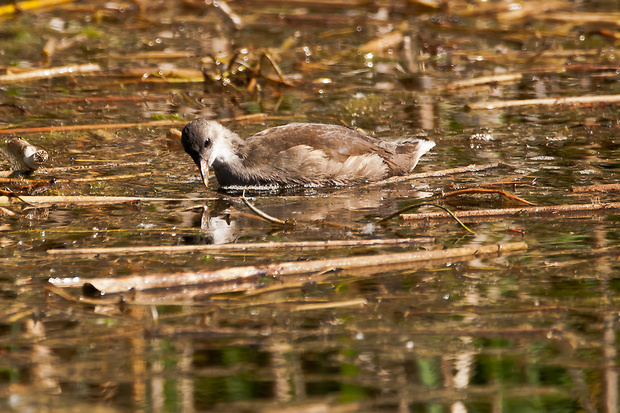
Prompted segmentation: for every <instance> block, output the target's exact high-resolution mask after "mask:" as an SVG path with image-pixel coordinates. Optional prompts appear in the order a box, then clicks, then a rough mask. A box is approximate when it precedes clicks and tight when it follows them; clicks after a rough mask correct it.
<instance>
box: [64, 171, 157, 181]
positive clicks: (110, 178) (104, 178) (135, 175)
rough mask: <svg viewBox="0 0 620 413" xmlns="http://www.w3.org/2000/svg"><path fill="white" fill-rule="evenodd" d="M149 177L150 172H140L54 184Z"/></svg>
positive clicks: (75, 179) (76, 179)
mask: <svg viewBox="0 0 620 413" xmlns="http://www.w3.org/2000/svg"><path fill="white" fill-rule="evenodd" d="M149 175H152V173H151V172H140V173H137V174H124V175H113V176H93V177H88V178H72V179H56V182H57V183H79V182H100V181H101V182H102V181H117V180H121V179H131V178H137V177H140V176H149Z"/></svg>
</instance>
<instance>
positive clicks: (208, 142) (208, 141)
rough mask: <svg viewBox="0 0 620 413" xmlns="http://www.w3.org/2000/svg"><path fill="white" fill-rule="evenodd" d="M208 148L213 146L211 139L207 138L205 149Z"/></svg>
mask: <svg viewBox="0 0 620 413" xmlns="http://www.w3.org/2000/svg"><path fill="white" fill-rule="evenodd" d="M207 146H211V139H209V138H205V148H206V147H207Z"/></svg>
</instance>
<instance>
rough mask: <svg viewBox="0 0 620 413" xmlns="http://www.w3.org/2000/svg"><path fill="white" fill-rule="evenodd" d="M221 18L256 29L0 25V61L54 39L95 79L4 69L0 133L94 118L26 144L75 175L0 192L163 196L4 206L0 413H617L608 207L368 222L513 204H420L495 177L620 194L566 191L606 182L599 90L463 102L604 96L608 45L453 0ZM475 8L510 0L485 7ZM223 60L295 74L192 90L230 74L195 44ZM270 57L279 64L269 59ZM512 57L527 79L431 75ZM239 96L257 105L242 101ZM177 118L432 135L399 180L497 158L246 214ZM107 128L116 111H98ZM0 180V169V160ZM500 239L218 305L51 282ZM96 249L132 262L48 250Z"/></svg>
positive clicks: (260, 194)
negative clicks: (203, 74)
mask: <svg viewBox="0 0 620 413" xmlns="http://www.w3.org/2000/svg"><path fill="white" fill-rule="evenodd" d="M528 5H529V4H528ZM230 6H231V7H232V8H233V10H235V11H236V12H237V13H238V14H239V15H240V16H241V17H242V19H243V20H245V21H247V22H248V23H247V26H246V27H245V28H243V29H242V30H235V29H234V28H232V27H231V26H230V24H229V23H227V21H228V20H227V17H226V16H225V14H222V13H220V12H219V11H217V10H210V11H208V12H207V11H206V9H204V8H202V7H197V8H194V7H187V6H186V7H182V6H180V5H173V6H169V5H166V6H163V5H159V4H157V3H153V4H149V5H146V6H145V7H146V8H147V10H146V11H145V12H144V13H143V14H140V12H139V11H138V9H137V8H135V7H134V6H130V7H126V8H124V9H123V11H121V10H120V9H117V8H115V7H114V6H113V5H111V4H106V3H103V2H91V3H89V4H88V6H85V5H81V4H72V3H69V4H67V5H64V6H62V7H61V8H59V9H57V10H53V11H47V12H37V13H25V14H21V15H19V16H15V17H13V18H10V19H8V20H6V21H5V22H3V26H2V28H1V29H0V51H1V53H0V66H2V67H7V66H8V67H10V68H39V67H44V66H45V64H46V63H45V60H46V59H45V58H44V57H42V56H41V53H40V51H41V49H42V48H43V46H44V45H45V43H46V42H47V41H48V40H49V39H50V38H54V39H56V40H58V41H62V39H69V40H71V41H73V42H74V43H73V44H72V45H70V46H69V47H67V48H65V49H62V48H56V49H54V50H55V51H54V53H53V54H51V56H50V57H49V58H48V60H49V64H50V66H62V65H67V64H82V63H87V62H93V63H98V64H100V65H101V66H102V67H103V68H105V71H104V72H103V73H102V74H97V75H91V74H87V75H82V76H72V77H59V78H54V79H41V80H33V81H27V82H5V83H2V84H0V99H1V101H0V103H2V105H1V106H0V114H1V115H0V126H2V127H3V128H8V127H10V128H34V127H49V126H61V125H64V126H67V125H89V124H91V125H99V126H93V127H86V128H85V129H82V130H73V131H66V130H62V129H59V130H56V131H43V132H28V131H25V132H20V133H19V135H21V136H22V137H23V138H25V139H27V140H28V141H29V142H31V143H33V144H35V145H37V146H41V147H43V148H45V149H46V150H47V151H48V152H49V153H50V155H51V159H52V160H51V163H50V165H49V167H52V168H70V167H76V166H81V165H88V166H95V167H94V168H91V169H77V168H73V169H66V170H59V169H56V170H52V172H45V171H42V172H38V173H37V174H35V175H34V176H33V177H32V178H31V179H30V180H22V181H19V180H17V181H16V180H13V181H7V182H6V183H4V184H3V185H5V186H6V187H7V188H9V189H11V190H13V191H16V192H20V193H24V192H25V191H26V189H24V188H22V187H21V186H22V185H28V184H33V180H38V181H36V182H34V185H35V186H41V185H48V181H49V180H50V179H52V178H56V179H57V182H56V183H54V184H52V185H51V186H50V187H49V189H47V190H45V189H44V190H42V191H41V193H40V195H65V196H69V195H88V196H108V197H111V196H131V197H148V198H160V199H161V198H175V199H178V201H167V202H166V201H156V202H148V201H142V202H135V203H133V202H132V203H120V204H112V205H99V204H96V205H92V204H87V205H75V204H63V203H59V204H57V205H52V206H48V207H28V206H22V205H18V204H13V205H10V206H8V207H7V208H8V209H9V210H10V211H12V212H14V213H15V215H12V216H11V215H3V220H2V222H1V223H0V230H1V232H0V245H2V250H1V251H0V259H1V260H2V265H1V266H0V286H1V287H2V288H1V291H2V295H1V296H0V297H1V298H0V331H1V333H0V341H1V343H2V344H1V346H0V349H1V351H2V354H3V357H2V359H1V361H0V366H1V370H0V371H1V372H2V375H1V376H0V377H1V380H0V386H1V388H2V393H1V394H2V395H3V396H2V400H1V401H0V402H1V405H2V409H3V410H6V411H18V412H26V411H84V410H87V409H89V410H95V411H115V412H116V411H118V412H121V411H185V412H191V411H225V410H226V411H252V412H254V411H265V412H266V411H270V412H275V411H308V412H310V411H368V412H370V411H398V412H409V411H410V412H416V411H432V412H440V411H441V412H443V411H451V412H487V411H488V412H497V411H514V412H522V411H541V412H542V411H545V412H546V411H566V412H572V411H604V412H617V411H618V390H619V388H618V365H617V342H616V338H617V335H618V308H619V307H618V298H617V296H618V292H619V289H620V282H619V278H618V274H620V271H619V267H620V265H619V264H618V240H619V239H620V237H619V234H620V233H619V230H618V213H617V211H615V210H609V211H604V212H596V213H594V212H590V213H586V214H574V215H567V214H557V215H552V216H545V217H539V216H536V215H518V216H510V217H506V218H501V219H495V220H478V221H475V222H470V221H468V222H467V225H468V226H469V227H470V228H471V229H472V230H473V231H475V234H473V235H468V234H467V233H466V232H465V231H464V230H463V229H462V228H460V227H459V226H458V225H457V224H456V223H455V222H453V221H448V220H442V221H424V222H422V223H415V222H413V221H409V220H402V219H399V218H395V219H393V220H391V221H390V222H389V223H388V224H387V225H379V224H377V220H378V219H379V218H380V217H383V216H386V215H388V214H390V213H392V212H394V211H396V210H398V209H399V208H401V207H404V206H406V205H408V204H412V203H415V202H417V201H419V200H426V201H431V200H432V201H433V202H444V203H445V204H446V205H447V206H449V207H450V208H452V209H455V210H459V209H464V210H466V209H481V208H502V207H514V206H516V205H515V204H514V203H513V202H511V201H508V200H506V199H503V198H501V197H500V196H498V195H472V196H467V197H463V196H462V197H458V198H447V199H446V200H445V201H442V200H441V199H437V198H432V197H434V196H435V197H437V196H440V195H441V194H442V193H445V192H449V191H451V190H454V189H456V188H460V187H463V186H466V185H475V184H481V183H491V182H507V181H508V182H514V181H515V179H517V180H518V182H520V184H519V185H516V186H515V185H507V186H502V187H500V188H501V189H504V190H506V191H511V192H514V193H515V194H517V195H518V196H520V197H522V198H524V199H527V200H528V201H530V202H534V203H536V204H537V205H561V204H577V203H592V202H614V201H617V200H618V195H617V191H616V192H613V191H608V192H600V191H598V192H579V191H577V192H575V191H572V190H571V189H572V188H573V187H577V186H585V185H593V184H614V183H618V171H619V169H618V167H619V165H618V159H619V158H620V156H619V155H620V154H619V146H618V143H617V130H618V115H617V107H616V106H614V105H599V104H588V105H575V106H561V107H556V106H518V107H514V108H505V109H497V110H468V109H467V108H466V105H467V104H472V103H475V102H483V101H486V100H496V99H499V100H509V99H534V98H545V97H556V96H582V95H613V94H617V93H618V92H619V89H620V83H619V82H618V73H617V70H618V67H617V65H616V63H615V51H614V44H613V41H612V40H609V38H608V37H606V35H605V33H606V32H605V31H604V30H600V31H597V29H592V30H589V31H584V30H582V26H580V25H579V24H578V23H574V22H571V21H570V20H566V19H563V20H556V19H551V18H548V19H545V18H543V17H544V13H542V12H534V14H532V15H528V17H526V18H525V17H518V16H517V17H516V18H515V17H514V16H513V17H510V16H509V15H505V14H501V13H499V12H497V11H491V12H489V13H488V14H482V15H481V16H476V15H475V13H473V12H472V11H471V10H470V9H469V7H466V6H465V5H462V4H460V3H459V4H453V5H452V6H451V7H452V9H451V10H449V12H447V13H439V12H436V11H434V10H433V9H424V8H419V9H417V8H415V7H413V6H411V7H406V6H405V5H404V3H403V4H401V3H399V2H394V3H390V4H389V5H387V6H385V7H383V8H382V7H380V8H378V9H372V8H371V9H370V10H368V9H365V8H362V7H361V6H360V7H355V6H351V5H350V6H346V7H343V6H339V5H338V4H337V3H334V4H332V5H331V6H330V7H327V6H317V7H312V6H309V5H298V6H285V5H279V4H276V3H271V4H266V5H262V6H261V5H254V4H247V5H246V4H242V3H237V2H233V3H231V4H230ZM485 6H486V5H485V4H481V5H478V6H471V7H472V10H476V9H477V7H485ZM495 6H497V7H502V8H503V7H504V6H503V5H500V4H497V5H489V6H486V7H495ZM573 6H574V5H571V7H569V8H567V10H571V11H572V12H573V13H578V12H580V11H581V12H583V13H582V19H586V18H587V17H588V16H589V15H586V14H585V13H586V12H592V11H594V12H597V11H598V10H600V11H601V15H609V12H608V10H613V7H612V8H609V6H610V5H608V4H603V3H596V4H595V3H593V4H585V3H584V4H583V5H576V6H574V7H573ZM89 7H90V9H89ZM554 7H561V6H554ZM502 10H505V9H502ZM554 10H555V9H554ZM457 17H458V18H457ZM547 17H549V16H547ZM558 19H559V18H558ZM317 21H318V22H319V23H317ZM567 21H568V22H567ZM584 21H585V20H584ZM600 27H602V28H603V29H608V27H610V30H612V31H613V30H614V29H615V28H614V26H613V25H611V26H607V24H606V23H600ZM395 28H400V31H398V30H395ZM394 32H396V33H397V34H398V33H400V35H399V36H394V38H396V39H397V41H396V44H395V45H394V46H393V47H388V48H387V49H386V50H379V49H378V48H377V47H376V46H374V45H373V44H370V43H369V42H371V41H373V40H375V39H377V38H379V37H382V36H387V35H388V34H393V33H394ZM386 39H387V37H386ZM399 39H400V40H399ZM403 45H405V46H406V47H404V48H403ZM407 45H408V46H407ZM407 47H410V48H411V49H408V48H407ZM235 48H238V49H239V50H241V53H240V54H239V55H238V59H239V60H244V59H246V58H247V59H246V60H245V62H246V63H247V64H249V65H250V66H254V65H255V64H256V63H257V62H258V61H259V59H260V54H261V52H262V51H265V50H267V51H269V53H270V54H271V55H272V56H273V57H274V60H275V61H276V62H278V65H279V66H280V68H281V70H282V72H283V73H284V74H285V75H286V79H287V81H288V82H290V83H291V84H292V86H286V85H281V84H278V83H276V82H272V81H268V80H265V79H261V78H260V77H256V78H254V80H258V81H259V82H258V83H259V86H260V89H254V88H252V83H253V79H252V76H247V75H246V74H245V73H248V71H247V70H246V71H244V72H243V73H244V74H241V75H240V74H234V75H231V76H229V80H230V81H231V83H232V84H233V85H234V86H235V88H232V87H230V86H226V87H224V86H223V85H222V84H221V82H220V81H215V82H214V84H211V85H210V86H207V85H205V84H204V83H203V82H201V81H200V80H201V79H200V69H201V67H202V66H203V65H204V67H205V68H206V70H207V71H208V72H209V73H210V74H211V75H213V76H215V77H217V75H219V74H220V69H218V67H223V66H225V65H226V62H228V59H227V58H225V57H222V61H223V62H224V63H223V64H220V66H217V65H215V64H213V62H212V60H210V59H209V58H207V56H209V55H217V56H223V55H224V54H225V53H226V52H229V53H230V52H232V51H233V50H235ZM246 49H247V50H246ZM409 50H411V51H409ZM155 52H156V53H158V54H155ZM159 52H164V53H168V56H174V57H162V56H161V55H160V54H159ZM172 52H174V53H172ZM177 52H182V53H177ZM201 58H202V59H204V63H200V62H199V60H200V59H201ZM162 68H163V69H166V70H169V69H173V68H174V69H188V70H191V71H192V72H189V75H191V76H189V75H188V74H187V73H186V74H185V75H186V77H185V78H182V79H181V81H178V80H175V79H174V78H173V77H172V76H171V75H169V74H168V75H166V76H165V78H162V77H161V75H160V74H157V73H158V72H159V71H160V69H162ZM224 69H226V68H223V70H222V72H225V71H226V70H224ZM233 69H238V67H237V65H235V67H234V68H233ZM262 70H263V73H265V74H266V75H268V76H269V77H272V78H276V77H277V76H276V74H275V71H274V70H273V68H271V67H270V65H269V64H267V63H265V64H264V67H263V68H262ZM504 72H507V73H522V77H521V79H519V80H516V81H512V82H507V83H498V84H491V85H483V86H478V87H475V88H463V89H455V90H451V89H446V88H445V87H446V85H447V84H448V83H449V82H452V81H454V80H460V79H470V78H474V77H477V76H485V75H490V74H493V73H504ZM153 73H155V75H152V74H153ZM162 73H163V72H162ZM141 74H147V75H146V76H141ZM195 75H197V78H196V76H195ZM192 76H193V77H192ZM213 76H212V77H213ZM218 82H219V83H218ZM259 112H260V113H263V114H264V115H262V116H259V115H257V116H252V115H253V114H257V113H259ZM196 116H203V117H208V118H214V119H222V118H233V117H237V118H239V120H235V121H227V122H226V126H227V127H229V128H231V129H233V130H234V131H236V132H238V133H239V134H240V135H242V136H248V135H250V134H252V133H255V132H257V131H259V130H262V129H264V128H266V127H268V126H274V125H277V124H285V123H288V122H293V121H300V120H301V121H320V122H328V123H344V124H346V125H349V126H352V127H359V128H363V129H364V130H366V131H367V132H368V133H373V134H374V135H375V136H377V137H378V138H383V139H399V138H407V137H408V138H424V139H432V140H434V141H435V142H436V143H437V146H436V147H435V148H434V149H433V150H432V151H431V153H429V154H428V155H427V156H425V157H424V158H423V159H422V160H421V162H420V164H419V166H418V167H417V168H416V172H425V171H436V170H442V169H447V168H454V167H460V166H466V165H469V164H486V163H493V162H505V163H508V164H510V165H512V166H513V167H514V168H513V169H509V168H492V169H489V170H486V171H482V172H477V173H469V174H461V175H453V176H448V177H440V178H426V179H421V180H417V181H415V182H405V183H399V184H390V185H384V186H373V187H362V188H360V187H358V188H304V189H286V190H281V191H278V190H271V191H252V192H250V193H248V194H246V195H247V196H248V198H249V199H250V201H251V202H252V203H253V204H254V205H255V206H257V207H258V208H260V209H261V210H263V211H264V212H266V213H268V214H269V215H272V216H275V217H278V218H280V219H283V220H286V219H294V220H296V222H297V224H296V225H295V226H294V227H278V226H274V225H272V224H270V223H267V222H265V221H263V220H261V219H259V218H257V217H256V216H255V215H254V214H252V213H251V212H250V210H249V209H248V208H247V207H246V206H245V205H244V204H243V203H242V202H241V200H240V199H239V195H240V194H239V193H238V192H234V191H233V192H228V193H222V192H217V184H216V181H215V179H214V178H212V179H211V180H210V191H206V190H205V189H204V188H203V187H202V183H201V180H200V178H199V175H198V171H197V169H196V167H195V165H194V164H193V162H192V161H191V159H189V157H188V156H187V155H186V154H185V153H184V152H183V150H182V148H181V146H180V144H179V142H178V138H175V137H174V136H173V135H168V134H167V132H168V129H170V128H171V127H176V128H180V127H181V126H182V125H183V124H184V123H185V122H187V121H189V120H191V119H193V118H194V117H196ZM153 121H165V122H168V123H167V124H166V125H162V124H161V123H159V124H157V123H151V122H153ZM121 123H128V124H131V125H125V126H124V127H114V128H107V127H105V126H101V125H110V124H121ZM108 163H112V164H113V165H114V166H112V167H110V166H106V165H107V164H108ZM4 169H5V170H6V171H8V170H10V167H9V165H8V161H7V163H6V167H5V168H4ZM4 178H6V176H5V177H4ZM4 178H3V179H4ZM103 178H105V179H107V180H104V179H103ZM204 206H206V208H204ZM422 211H425V212H435V211H436V210H435V209H433V208H431V207H423V208H422V209H421V210H420V211H418V212H422ZM415 237H432V238H434V241H433V242H432V243H430V244H421V245H414V246H409V247H394V246H393V247H386V248H380V247H365V248H356V249H352V248H345V249H337V250H333V251H322V250H312V251H301V252H300V251H299V250H292V249H277V250H273V251H267V252H265V251H260V252H254V251H240V252H235V253H223V252H209V251H206V250H205V251H195V252H189V253H188V252H186V253H175V254H170V253H144V252H142V253H137V252H133V251H130V248H133V247H141V246H181V245H209V244H229V243H265V242H272V241H289V242H295V241H310V240H347V239H348V240H361V239H393V238H415ZM519 241H525V242H526V243H527V244H528V249H527V250H526V251H517V252H513V253H510V254H503V255H501V256H487V257H479V258H476V259H474V260H465V261H459V260H455V259H453V260H445V261H441V262H430V263H423V264H419V265H417V264H416V265H414V264H411V265H409V266H407V267H404V268H403V267H399V268H392V267H389V266H386V267H383V268H381V267H380V268H365V269H359V270H356V271H341V270H340V269H338V268H331V269H329V270H327V271H325V272H322V273H319V274H312V275H310V276H286V277H285V276H282V277H277V276H276V277H258V278H257V279H254V280H251V281H250V282H246V281H242V280H238V281H231V282H229V283H222V284H221V287H222V288H223V289H224V290H225V291H227V292H225V293H220V294H213V292H212V290H210V289H209V288H214V286H208V285H203V286H198V287H197V286H195V285H185V286H181V287H180V288H171V289H164V290H162V289H159V290H155V291H149V292H140V291H137V292H136V291H129V292H126V293H123V294H120V295H119V294H106V295H104V296H99V297H95V298H93V296H92V295H87V294H86V293H87V292H88V291H84V292H83V291H82V290H81V289H80V288H56V287H53V286H52V285H50V284H48V280H49V279H56V278H59V279H76V280H77V279H84V278H117V277H130V276H147V275H156V274H164V275H165V274H170V275H172V274H178V273H181V272H187V271H214V270H219V269H223V268H231V267H246V266H252V265H254V266H260V265H269V264H273V263H279V262H294V261H297V260H312V261H316V260H320V259H325V258H332V257H342V256H352V257H355V256H364V255H379V254H386V253H393V252H404V251H416V250H421V249H442V248H457V247H465V246H476V247H478V246H483V245H489V244H496V243H508V242H519ZM105 247H122V248H127V251H125V252H124V253H120V254H119V253H117V254H84V255H60V254H51V253H49V252H48V250H76V249H79V248H105ZM83 293H84V295H83Z"/></svg>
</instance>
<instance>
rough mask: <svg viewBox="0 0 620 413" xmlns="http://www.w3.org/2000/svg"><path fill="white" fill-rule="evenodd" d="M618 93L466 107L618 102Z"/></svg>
mask: <svg viewBox="0 0 620 413" xmlns="http://www.w3.org/2000/svg"><path fill="white" fill-rule="evenodd" d="M618 102H620V95H599V96H573V97H554V98H541V99H521V100H489V101H486V102H477V103H470V104H468V105H467V108H469V109H471V110H476V109H488V110H493V109H502V108H512V107H517V106H562V105H592V104H602V103H618Z"/></svg>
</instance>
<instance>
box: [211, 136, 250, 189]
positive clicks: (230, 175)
mask: <svg viewBox="0 0 620 413" xmlns="http://www.w3.org/2000/svg"><path fill="white" fill-rule="evenodd" d="M221 143H222V145H221V146H220V147H218V148H217V149H216V153H215V156H214V159H213V164H212V168H213V171H214V172H215V175H216V177H217V180H218V182H219V183H220V185H222V186H230V185H239V184H241V182H242V181H244V180H245V176H246V175H247V171H246V170H245V169H246V167H245V166H244V165H243V157H244V146H245V142H244V141H243V139H241V138H240V137H239V136H237V135H234V136H230V137H229V138H228V139H227V140H226V141H225V142H221Z"/></svg>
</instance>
